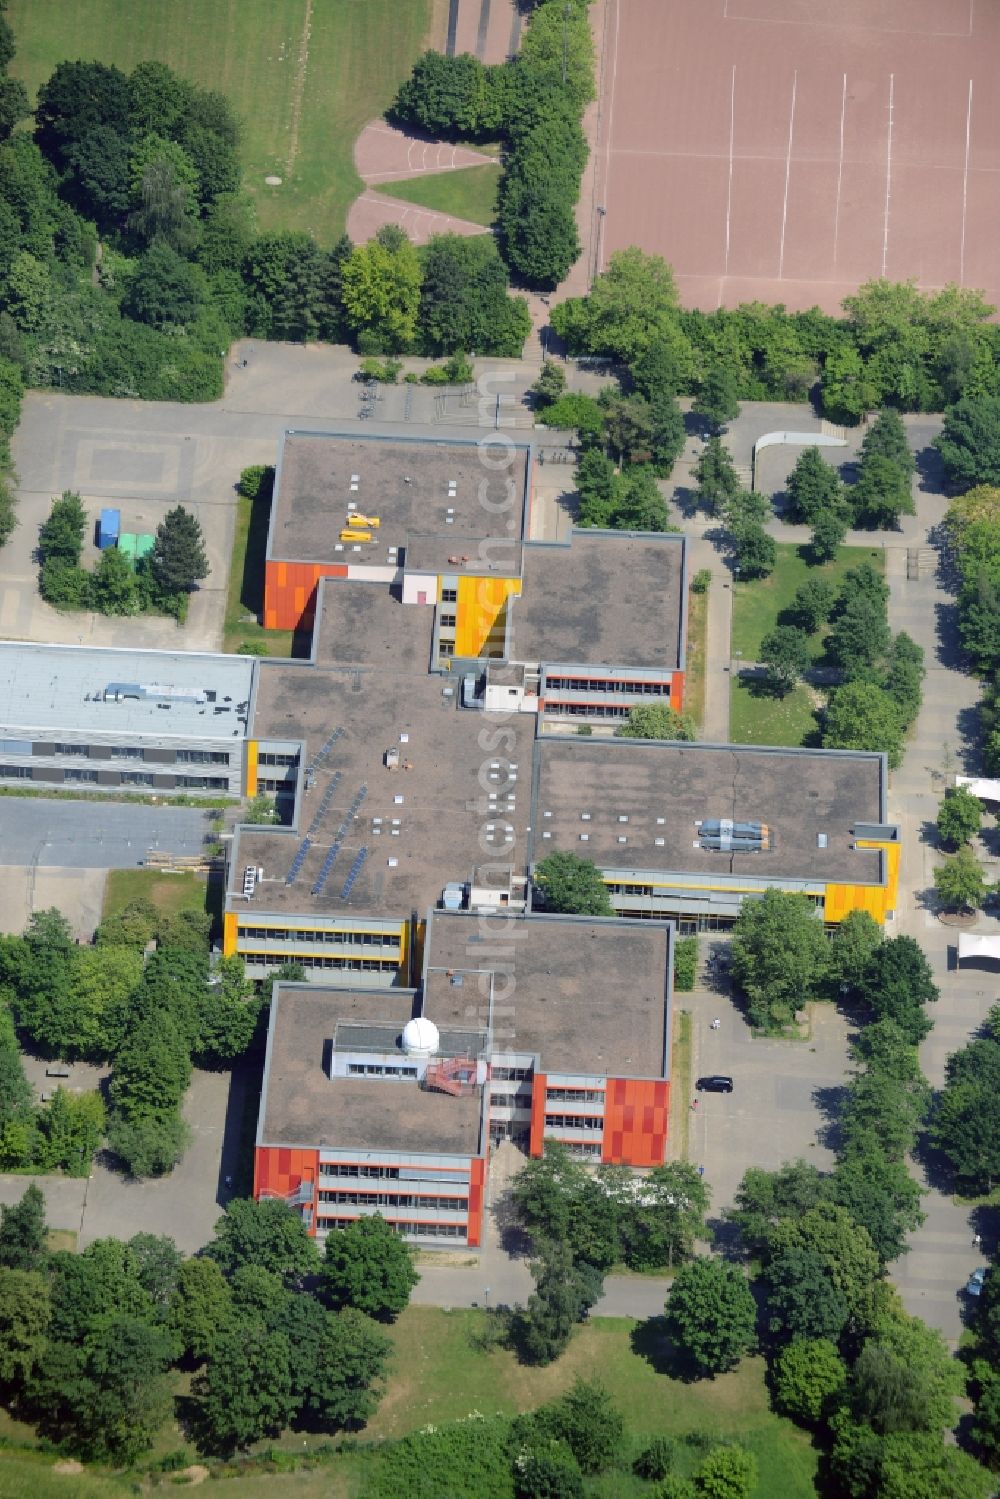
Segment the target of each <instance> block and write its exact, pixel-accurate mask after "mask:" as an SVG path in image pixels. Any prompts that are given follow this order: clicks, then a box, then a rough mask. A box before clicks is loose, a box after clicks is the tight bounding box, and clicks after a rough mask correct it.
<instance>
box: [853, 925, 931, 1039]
mask: <svg viewBox="0 0 1000 1499" xmlns="http://www.w3.org/2000/svg"><path fill="white" fill-rule="evenodd" d="M866 993H867V999H868V1004H869V1006H870V1007H871V1011H872V1014H873V1015H874V1016H875V1018H876V1020H894V1021H895V1022H896V1024H897V1025H898V1026H899V1028H900V1030H901V1031H902V1032H903V1034H904V1035H905V1036H906V1038H907V1039H908V1040H909V1041H910V1042H911V1043H912V1044H913V1045H914V1046H916V1045H918V1044H919V1042H920V1041H922V1040H923V1038H924V1036H925V1035H926V1034H927V1031H928V1030H929V1029H930V1022H929V1021H927V1019H926V1016H925V1015H924V1013H923V1008H924V1006H925V1005H928V1004H933V1003H935V1001H936V1000H937V999H938V998H939V995H938V990H937V986H936V984H935V983H934V977H933V974H932V972H931V967H930V964H929V963H928V961H927V959H926V957H925V956H924V954H923V952H922V951H921V949H920V947H919V946H918V944H917V943H916V942H915V941H914V940H913V938H912V937H892V938H890V939H889V940H888V941H887V942H883V943H881V945H880V946H879V947H877V948H876V949H875V952H874V953H873V954H872V960H871V963H870V965H869V968H868V974H867V981H866Z"/></svg>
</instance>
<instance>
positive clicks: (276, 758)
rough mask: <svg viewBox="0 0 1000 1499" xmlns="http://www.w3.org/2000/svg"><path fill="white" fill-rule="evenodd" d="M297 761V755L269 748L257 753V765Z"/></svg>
mask: <svg viewBox="0 0 1000 1499" xmlns="http://www.w3.org/2000/svg"><path fill="white" fill-rule="evenodd" d="M177 758H178V759H180V756H179V755H178V757H177ZM226 763H227V765H228V763H229V762H228V760H227V761H226ZM298 763H299V757H298V755H279V754H275V753H272V752H271V751H270V750H268V751H266V752H262V753H261V754H259V755H258V756H257V764H258V765H285V766H293V765H298Z"/></svg>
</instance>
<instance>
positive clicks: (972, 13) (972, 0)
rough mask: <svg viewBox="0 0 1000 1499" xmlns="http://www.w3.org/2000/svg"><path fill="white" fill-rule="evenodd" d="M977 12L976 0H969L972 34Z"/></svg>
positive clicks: (970, 33) (970, 32)
mask: <svg viewBox="0 0 1000 1499" xmlns="http://www.w3.org/2000/svg"><path fill="white" fill-rule="evenodd" d="M975 14H976V0H969V35H970V36H971V35H972V27H973V24H974V19H973V18H974V17H975Z"/></svg>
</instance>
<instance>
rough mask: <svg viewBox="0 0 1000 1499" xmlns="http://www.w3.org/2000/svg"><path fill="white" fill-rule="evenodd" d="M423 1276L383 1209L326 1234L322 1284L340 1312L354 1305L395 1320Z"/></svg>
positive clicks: (389, 1319)
mask: <svg viewBox="0 0 1000 1499" xmlns="http://www.w3.org/2000/svg"><path fill="white" fill-rule="evenodd" d="M419 1279H420V1276H419V1275H418V1274H417V1271H416V1269H415V1268H414V1264H413V1252H412V1250H411V1249H410V1246H409V1245H408V1244H407V1243H406V1241H405V1240H404V1239H401V1238H400V1237H399V1235H398V1234H397V1233H396V1232H395V1231H394V1230H393V1229H392V1228H390V1226H389V1224H388V1223H386V1221H385V1219H384V1218H383V1217H382V1215H381V1214H380V1213H374V1214H373V1215H372V1216H371V1217H370V1218H357V1219H355V1221H354V1222H353V1223H350V1224H348V1226H347V1227H346V1228H341V1229H334V1230H332V1231H331V1232H330V1233H329V1234H328V1235H327V1239H326V1259H325V1261H324V1263H323V1288H324V1290H325V1292H326V1294H327V1296H329V1298H330V1300H331V1301H332V1303H333V1305H334V1306H335V1307H336V1308H338V1310H339V1309H340V1308H343V1307H345V1306H352V1307H354V1308H355V1309H356V1310H357V1311H359V1312H366V1313H367V1314H368V1316H370V1317H377V1318H378V1319H379V1320H380V1321H383V1322H393V1321H395V1319H396V1318H397V1317H398V1316H399V1314H400V1312H401V1311H402V1310H403V1308H404V1307H405V1306H406V1304H407V1302H408V1301H409V1299H410V1292H411V1291H412V1290H413V1287H414V1286H415V1285H416V1283H417V1281H418V1280H419Z"/></svg>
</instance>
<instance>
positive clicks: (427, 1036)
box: [403, 1015, 441, 1057]
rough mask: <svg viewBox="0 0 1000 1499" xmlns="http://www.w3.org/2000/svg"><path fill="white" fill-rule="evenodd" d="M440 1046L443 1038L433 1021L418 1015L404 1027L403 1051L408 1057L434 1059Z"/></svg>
mask: <svg viewBox="0 0 1000 1499" xmlns="http://www.w3.org/2000/svg"><path fill="white" fill-rule="evenodd" d="M440 1045H441V1037H440V1034H439V1033H438V1028H437V1026H436V1025H435V1024H434V1022H433V1020H427V1019H426V1018H425V1017H424V1016H423V1015H418V1016H416V1017H415V1019H413V1020H408V1021H407V1022H406V1024H405V1025H404V1027H403V1050H404V1051H405V1052H406V1055H407V1056H408V1057H432V1056H434V1055H435V1054H436V1052H437V1051H438V1048H439V1047H440Z"/></svg>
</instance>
